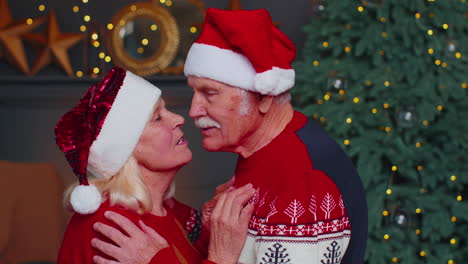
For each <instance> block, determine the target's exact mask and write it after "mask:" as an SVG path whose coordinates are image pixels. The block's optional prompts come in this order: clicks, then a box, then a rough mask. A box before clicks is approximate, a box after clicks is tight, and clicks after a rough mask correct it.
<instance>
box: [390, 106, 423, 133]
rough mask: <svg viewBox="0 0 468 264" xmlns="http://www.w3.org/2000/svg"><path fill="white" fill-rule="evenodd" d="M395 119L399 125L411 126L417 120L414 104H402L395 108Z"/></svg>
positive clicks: (403, 126)
mask: <svg viewBox="0 0 468 264" xmlns="http://www.w3.org/2000/svg"><path fill="white" fill-rule="evenodd" d="M395 119H396V122H397V124H398V126H399V127H402V128H409V127H413V126H414V125H416V123H417V122H418V115H417V114H416V108H415V107H414V106H402V107H401V108H399V109H397V110H396V112H395Z"/></svg>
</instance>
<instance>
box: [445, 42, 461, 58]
mask: <svg viewBox="0 0 468 264" xmlns="http://www.w3.org/2000/svg"><path fill="white" fill-rule="evenodd" d="M457 50H458V43H457V41H455V40H453V39H449V40H447V43H446V45H445V54H446V55H447V56H450V57H454V56H455V53H456V52H457Z"/></svg>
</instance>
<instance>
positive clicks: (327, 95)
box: [323, 93, 331, 101]
mask: <svg viewBox="0 0 468 264" xmlns="http://www.w3.org/2000/svg"><path fill="white" fill-rule="evenodd" d="M330 97H331V96H330V95H329V94H328V93H327V94H325V95H324V96H323V99H325V101H328V100H330Z"/></svg>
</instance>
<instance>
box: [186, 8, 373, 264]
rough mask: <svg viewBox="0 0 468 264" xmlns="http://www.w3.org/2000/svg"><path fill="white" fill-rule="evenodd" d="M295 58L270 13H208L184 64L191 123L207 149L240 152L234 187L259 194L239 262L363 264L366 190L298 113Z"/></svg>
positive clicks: (319, 131)
mask: <svg viewBox="0 0 468 264" xmlns="http://www.w3.org/2000/svg"><path fill="white" fill-rule="evenodd" d="M294 57H295V47H294V45H293V44H292V42H291V41H290V40H289V39H288V38H287V37H286V36H285V35H284V34H283V33H281V32H280V31H279V30H278V29H277V28H276V27H274V26H273V25H272V21H271V18H270V15H269V14H268V12H267V11H266V10H252V11H223V10H217V9H209V10H208V11H207V13H206V18H205V22H204V25H203V30H202V33H201V35H200V37H199V38H198V40H197V41H196V42H195V43H194V44H193V46H192V47H191V49H190V51H189V54H188V56H187V60H186V65H185V74H186V75H187V76H188V84H189V86H190V87H192V88H193V91H194V95H193V99H192V105H191V108H190V113H189V115H190V116H191V117H192V118H193V119H194V120H195V124H196V125H197V127H199V128H200V129H201V133H202V135H203V140H202V144H203V147H204V148H205V149H207V150H208V151H229V152H234V153H238V154H239V158H238V163H237V167H236V171H235V183H234V186H242V185H244V184H246V183H252V184H253V186H254V187H255V188H256V190H257V191H256V194H255V196H254V197H253V198H252V199H251V203H253V204H254V206H255V209H254V214H253V215H252V217H251V220H250V224H249V230H248V236H247V240H246V242H245V244H244V248H243V250H242V253H241V255H240V257H239V261H238V262H239V263H246V264H247V263H252V264H253V263H297V264H300V263H328V264H335V263H347V264H348V263H349V264H351V263H352V264H360V263H363V258H364V252H365V247H366V241H367V205H366V198H365V194H364V189H363V186H362V183H361V180H360V178H359V176H358V175H357V173H356V170H355V169H354V168H353V165H352V162H351V161H350V160H349V159H348V158H347V157H346V155H345V154H344V152H343V151H342V150H341V149H340V147H339V146H338V145H337V144H336V143H335V142H334V141H333V140H332V139H331V138H330V137H328V136H327V135H326V134H325V133H324V131H323V130H322V129H321V128H320V127H319V126H318V125H317V124H315V123H314V122H312V121H310V120H308V119H307V118H306V116H305V115H303V114H301V113H299V112H297V111H294V109H293V107H292V105H291V103H290V95H289V90H290V89H291V88H292V87H293V86H294V76H295V74H294V70H293V69H292V67H291V63H292V61H293V60H294ZM311 89H312V88H311ZM205 209H206V207H205ZM201 240H203V239H201ZM205 241H206V239H205Z"/></svg>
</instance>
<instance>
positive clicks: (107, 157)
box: [55, 67, 161, 214]
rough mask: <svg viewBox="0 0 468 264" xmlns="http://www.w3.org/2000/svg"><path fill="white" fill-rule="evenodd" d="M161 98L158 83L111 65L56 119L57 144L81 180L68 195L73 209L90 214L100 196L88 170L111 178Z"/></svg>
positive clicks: (98, 176)
mask: <svg viewBox="0 0 468 264" xmlns="http://www.w3.org/2000/svg"><path fill="white" fill-rule="evenodd" d="M160 96H161V90H159V89H158V88H157V87H156V86H154V85H152V84H151V83H149V82H147V81H146V80H144V79H143V78H141V77H139V76H137V75H135V74H133V73H131V72H129V71H125V70H123V69H121V68H117V67H115V68H113V69H111V70H110V71H109V72H108V73H107V75H106V76H105V77H104V78H103V79H102V80H101V81H99V82H98V83H97V84H95V85H93V86H92V87H91V88H90V89H89V90H88V91H87V92H86V93H85V95H84V96H83V98H81V100H80V101H79V103H78V105H77V106H75V107H74V108H72V109H71V110H70V111H69V112H67V113H66V114H65V115H64V116H63V117H62V118H61V119H60V120H59V121H58V123H57V125H56V127H55V135H56V138H55V139H56V142H57V145H58V146H59V147H60V149H61V150H62V151H63V152H64V154H65V157H66V159H67V160H68V162H69V164H70V166H71V167H72V169H73V172H74V173H75V174H76V175H77V176H78V178H79V182H80V185H79V186H77V187H76V188H75V189H74V190H73V192H72V194H71V197H70V202H71V205H72V207H73V209H74V210H75V211H76V212H78V213H81V214H91V213H94V212H95V211H96V210H97V209H98V208H99V206H100V205H101V201H102V196H101V194H100V193H99V191H98V190H97V188H96V187H95V186H93V185H90V184H89V183H88V179H87V170H90V171H91V172H92V173H93V175H94V176H95V177H96V178H99V179H110V178H111V177H112V176H113V175H115V174H116V173H117V172H118V171H119V170H120V169H121V168H122V166H123V165H124V164H125V163H126V162H127V160H128V158H129V157H130V155H131V154H132V152H133V149H134V148H135V146H136V144H137V142H138V139H139V138H140V135H141V133H142V132H143V129H144V128H145V126H146V123H147V122H148V120H149V119H150V118H151V116H152V114H153V111H154V105H155V104H156V102H157V101H158V99H159V98H160Z"/></svg>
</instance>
